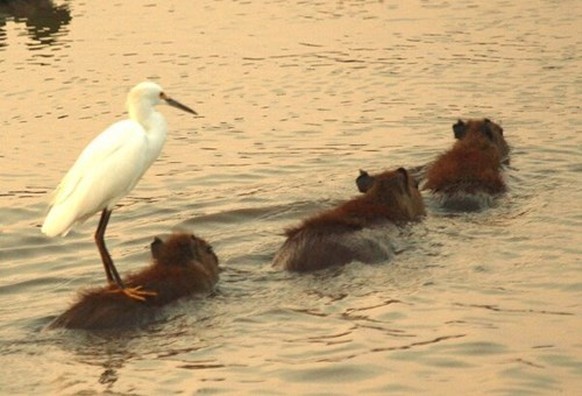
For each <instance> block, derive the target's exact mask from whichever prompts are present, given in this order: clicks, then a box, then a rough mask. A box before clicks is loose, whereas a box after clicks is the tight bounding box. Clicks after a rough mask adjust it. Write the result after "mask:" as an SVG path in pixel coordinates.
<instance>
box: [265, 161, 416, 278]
mask: <svg viewBox="0 0 582 396" xmlns="http://www.w3.org/2000/svg"><path fill="white" fill-rule="evenodd" d="M424 214H425V211H424V203H423V200H422V197H421V195H420V192H419V191H418V185H417V183H416V181H415V180H414V178H413V177H412V176H411V175H410V174H409V173H408V172H407V171H406V170H405V169H404V168H399V169H397V170H395V171H387V172H384V173H381V174H379V175H377V176H375V177H374V181H373V182H372V183H371V187H370V188H369V189H368V190H367V191H366V192H365V193H364V194H362V195H360V196H358V197H356V198H353V199H351V200H349V201H347V202H344V203H343V204H341V205H339V206H337V207H335V208H333V209H330V210H327V211H324V212H322V213H319V214H317V215H315V216H313V217H310V218H308V219H306V220H304V221H303V222H302V223H301V224H300V225H299V226H296V227H293V228H289V229H288V230H287V231H286V236H287V240H286V241H285V242H284V243H283V245H282V246H281V248H280V249H279V250H278V251H277V253H276V255H275V258H274V259H273V266H275V267H278V268H283V269H287V270H290V271H312V270H317V269H322V268H327V267H330V266H335V265H343V264H346V263H349V262H351V261H355V260H357V261H360V262H363V263H373V262H378V261H382V260H387V259H389V258H390V257H391V256H392V255H393V253H394V252H393V248H392V245H391V243H390V238H389V233H388V228H390V225H392V226H394V225H402V224H404V223H407V222H410V221H413V220H417V219H419V218H420V217H422V216H423V215H424Z"/></svg>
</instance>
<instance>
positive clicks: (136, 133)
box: [42, 120, 148, 236]
mask: <svg viewBox="0 0 582 396" xmlns="http://www.w3.org/2000/svg"><path fill="white" fill-rule="evenodd" d="M147 149H148V141H147V138H146V135H145V131H144V129H143V127H142V126H141V125H140V124H138V123H137V122H135V121H132V120H124V121H120V122H117V123H115V124H113V125H112V126H110V127H109V128H107V129H106V130H105V131H103V132H102V133H101V134H100V135H98V136H97V137H96V138H95V139H93V141H91V143H89V145H88V146H87V147H86V148H85V149H84V150H83V152H82V153H81V155H80V156H79V158H78V159H77V161H76V162H75V164H74V165H73V167H72V168H71V169H70V170H69V171H68V172H67V174H66V175H65V177H64V178H63V180H62V181H61V183H60V184H59V186H58V188H57V190H56V191H55V196H54V199H53V201H52V203H51V208H50V210H49V213H48V215H47V218H46V220H45V222H44V224H43V228H42V231H43V232H44V233H45V234H47V235H49V236H50V235H59V234H66V233H67V232H68V231H69V229H70V228H71V227H72V226H73V225H74V224H75V223H76V222H80V221H84V220H86V219H87V218H88V217H90V216H92V215H93V214H94V213H96V212H98V211H100V210H101V209H103V208H105V207H111V206H112V205H114V204H115V202H116V201H117V200H118V199H119V198H121V197H123V196H124V195H126V194H127V193H128V192H129V191H130V190H131V189H132V188H133V187H134V186H135V184H136V183H137V181H138V180H139V179H140V177H141V176H142V175H143V173H144V172H145V171H146V169H145V168H146V160H145V158H146V152H147Z"/></svg>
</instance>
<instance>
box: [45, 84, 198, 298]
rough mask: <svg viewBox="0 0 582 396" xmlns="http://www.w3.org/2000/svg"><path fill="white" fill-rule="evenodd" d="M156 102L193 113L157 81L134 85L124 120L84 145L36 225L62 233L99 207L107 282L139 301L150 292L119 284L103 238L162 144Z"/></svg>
mask: <svg viewBox="0 0 582 396" xmlns="http://www.w3.org/2000/svg"><path fill="white" fill-rule="evenodd" d="M162 101H165V103H167V104H169V105H170V106H173V107H176V108H178V109H181V110H184V111H187V112H189V113H192V114H195V115H196V112H195V111H194V110H192V109H191V108H189V107H187V106H185V105H183V104H181V103H179V102H178V101H176V100H173V99H171V98H170V97H168V96H167V95H166V94H165V93H164V91H163V90H162V88H161V87H160V86H159V85H158V84H155V83H153V82H149V81H145V82H142V83H139V84H137V85H136V86H135V87H133V88H132V89H131V90H130V91H129V93H128V95H127V102H126V106H127V111H128V113H129V119H126V120H122V121H118V122H116V123H114V124H113V125H111V126H110V127H109V128H107V129H105V130H104V131H103V132H102V133H101V134H100V135H98V136H97V137H95V138H94V139H93V141H91V143H89V145H87V147H85V149H84V150H83V152H82V153H81V155H79V158H77V161H76V162H75V164H74V165H73V167H72V168H71V169H70V170H69V171H68V172H67V174H66V175H65V177H64V178H63V180H62V181H61V183H60V184H59V186H58V187H57V189H56V191H55V193H54V197H53V200H52V202H51V205H50V208H49V212H48V214H47V217H46V219H45V221H44V224H43V225H42V229H41V230H42V232H43V233H44V234H46V235H47V236H49V237H54V236H57V235H62V236H65V235H67V233H68V232H69V231H70V230H71V228H72V227H73V226H75V225H76V224H77V223H81V222H83V221H85V220H87V219H88V218H89V217H91V216H93V215H94V214H95V213H97V212H99V211H101V219H100V220H99V225H98V227H97V231H96V232H95V242H96V244H97V248H98V249H99V254H100V255H101V260H102V261H103V266H104V267H105V273H106V275H107V280H108V281H109V283H112V284H116V285H117V286H118V287H119V289H120V291H122V292H124V293H125V294H127V295H128V296H130V297H133V298H137V299H141V300H143V299H144V298H145V296H147V295H151V294H152V293H149V292H147V291H143V290H139V287H137V288H126V287H125V285H124V284H123V282H122V280H121V277H120V276H119V273H118V272H117V269H116V268H115V265H114V264H113V260H112V259H111V256H110V254H109V252H108V251H107V247H106V246H105V240H104V236H105V229H106V228H107V223H108V222H109V218H110V216H111V213H112V211H113V208H114V206H115V204H116V203H117V201H119V199H121V198H122V197H124V196H125V195H126V194H127V193H129V192H130V191H131V190H132V189H133V188H134V187H135V185H136V184H137V182H138V181H139V179H141V177H142V176H143V174H144V173H145V171H146V170H147V169H148V168H149V167H150V165H151V164H152V163H153V162H154V161H155V160H156V158H158V156H159V155H160V152H161V150H162V147H163V146H164V142H165V140H166V133H167V124H166V120H165V119H164V117H163V116H162V114H160V113H159V112H157V111H156V110H155V108H154V106H156V105H158V104H160V103H161V102H162Z"/></svg>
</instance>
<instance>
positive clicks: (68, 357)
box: [0, 0, 582, 395]
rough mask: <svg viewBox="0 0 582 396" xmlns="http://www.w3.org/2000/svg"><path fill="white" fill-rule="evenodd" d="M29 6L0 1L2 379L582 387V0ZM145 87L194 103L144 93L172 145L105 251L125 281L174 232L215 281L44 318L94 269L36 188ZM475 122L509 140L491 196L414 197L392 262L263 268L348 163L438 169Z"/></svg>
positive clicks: (196, 385)
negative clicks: (49, 224)
mask: <svg viewBox="0 0 582 396" xmlns="http://www.w3.org/2000/svg"><path fill="white" fill-rule="evenodd" d="M23 3H25V2H10V3H9V4H8V5H7V2H0V81H1V82H2V83H1V85H2V93H3V94H2V99H1V100H0V125H1V130H2V132H1V138H0V139H1V141H2V144H1V147H0V180H1V181H2V188H1V190H0V218H1V219H2V221H1V223H0V224H1V225H0V227H1V228H0V263H1V265H0V317H1V318H2V319H1V321H0V365H1V367H2V369H1V370H0V389H1V390H2V393H11V394H12V393H16V394H97V393H105V392H109V393H113V394H167V393H185V394H194V393H198V392H199V393H232V394H310V395H324V394H350V395H351V394H447V395H449V394H501V395H519V394H527V395H531V394H552V395H553V394H566V395H574V394H579V393H580V392H581V391H582V381H581V380H580V378H581V376H582V338H581V336H580V329H581V328H582V320H581V314H582V309H581V303H580V301H582V275H581V266H580V257H581V253H582V248H581V245H582V238H581V237H580V233H581V230H582V227H581V226H582V211H581V209H582V204H581V202H582V188H581V187H580V181H581V174H582V161H581V158H582V137H581V136H582V135H581V128H580V125H582V117H581V116H580V114H581V109H580V98H581V97H582V73H581V70H582V67H581V66H582V59H581V56H580V47H581V41H582V39H581V37H582V28H581V27H580V26H581V25H580V19H581V17H582V4H581V3H580V2H578V1H549V0H546V1H538V2H507V1H501V0H499V1H490V2H479V1H466V2H446V1H442V2H437V1H434V2H426V1H410V2H406V3H404V2H396V1H385V2H377V1H369V2H366V1H342V2H339V1H338V2H336V1H329V2H317V3H311V2H288V1H272V2H253V1H249V2H244V3H236V2H211V1H208V2H197V3H196V4H194V3H191V2H169V3H168V2H162V3H143V2H139V1H125V2H117V3H115V4H109V3H107V4H106V3H104V2H98V3H95V2H78V1H67V2H56V3H51V2H49V1H38V2H34V1H30V2H26V7H25V6H23ZM93 3H95V4H93ZM144 79H152V80H155V81H158V82H160V84H162V85H163V86H164V88H165V89H166V91H167V93H168V94H170V95H172V96H173V97H175V98H176V99H178V100H180V101H182V102H184V103H185V104H188V105H190V106H192V107H194V108H195V109H196V110H197V111H198V112H199V113H200V114H201V115H202V117H201V118H191V117H189V116H187V115H186V114H185V113H184V114H182V113H179V112H174V111H173V110H171V109H170V108H165V107H164V108H161V111H162V112H163V113H164V114H165V115H166V118H167V119H168V122H169V124H170V128H171V130H170V134H169V138H168V141H167V143H166V146H165V148H164V151H163V154H162V156H161V158H160V159H159V160H158V161H157V162H156V163H155V164H154V165H153V166H152V168H151V169H150V171H149V172H148V173H147V174H146V176H145V177H144V179H143V180H142V181H141V182H140V184H139V185H138V186H137V188H136V189H135V190H134V191H133V192H132V193H131V194H130V195H129V196H128V197H126V198H125V199H123V200H122V201H121V202H120V206H121V207H120V208H118V209H117V210H116V211H115V212H114V214H113V217H112V221H111V224H110V227H109V229H108V244H109V247H110V249H111V251H112V254H113V256H114V258H115V259H116V262H117V263H118V268H119V269H120V271H122V272H127V271H130V270H134V269H137V268H140V267H141V266H143V265H145V264H146V263H147V262H148V260H149V258H148V255H149V253H148V245H149V242H150V241H151V240H152V238H153V236H154V235H156V234H163V233H167V232H169V231H171V230H172V229H177V228H181V229H188V230H192V231H194V232H196V233H197V234H199V235H200V236H203V237H204V238H206V239H207V240H209V241H210V242H211V243H212V244H213V245H214V248H215V251H216V252H217V254H218V255H219V257H220V258H221V261H222V265H223V267H224V269H225V270H224V272H223V273H222V274H221V280H220V282H219V289H218V293H217V295H216V296H214V297H212V298H208V299H203V300H193V301H184V302H181V303H179V304H177V305H175V306H172V307H170V308H169V309H168V310H167V311H166V312H165V313H166V315H165V319H164V320H162V321H161V322H159V323H155V324H153V325H152V326H150V327H148V328H146V329H142V330H138V331H130V332H125V333H121V334H116V335H98V334H90V333H83V332H61V331H43V328H44V327H45V326H46V325H47V324H48V323H49V322H50V321H51V320H52V319H53V318H54V317H55V316H56V315H58V314H59V313H61V312H62V311H63V310H64V309H65V308H66V307H67V306H68V304H69V303H70V302H71V301H72V299H73V298H74V296H75V293H76V292H77V290H79V289H81V288H83V287H86V286H91V285H99V284H102V283H103V282H104V274H103V269H102V266H101V264H100V262H99V258H98V255H97V252H96V248H95V247H94V245H93V239H92V234H93V230H94V228H95V226H96V222H97V218H93V219H91V220H90V221H88V223H87V224H86V225H84V226H83V227H80V228H79V229H77V230H76V231H73V232H71V234H69V235H68V236H67V237H66V238H57V239H48V238H46V237H44V236H43V235H42V234H41V233H40V229H39V228H40V224H41V223H42V220H43V217H44V213H45V210H46V205H47V203H48V200H49V198H48V194H49V193H50V192H51V191H52V189H53V188H54V187H55V186H56V185H57V183H58V182H59V180H60V178H61V177H62V176H63V174H64V173H65V171H66V170H67V169H68V167H69V166H70V165H71V164H72V163H73V161H74V160H75V158H76V156H77V155H78V153H79V152H80V150H81V149H82V148H83V147H84V145H85V144H87V142H88V141H89V140H90V139H91V138H92V137H93V136H95V135H96V134H97V133H99V132H100V131H101V130H102V129H104V128H105V127H106V126H107V125H108V124H110V123H111V122H112V121H114V120H115V119H119V118H121V117H123V116H124V110H123V103H124V99H125V94H126V92H127V90H128V88H130V87H131V86H132V85H134V84H135V83H137V82H139V81H141V80H144ZM484 116H487V117H490V118H491V119H493V120H495V121H498V122H500V123H501V124H502V125H503V127H504V129H505V131H506V132H505V133H506V137H507V139H508V141H509V143H510V144H511V145H512V147H513V151H512V157H511V161H512V162H511V166H510V167H509V168H508V169H507V171H506V176H507V182H508V185H509V187H510V192H509V194H507V195H506V196H505V197H503V198H502V199H500V200H499V201H498V202H497V205H496V206H495V207H494V208H491V209H490V210H487V211H484V212H481V213H473V214H462V215H459V214H454V213H447V212H443V211H440V210H438V208H437V207H436V205H435V204H434V202H433V201H432V200H431V198H430V197H429V196H428V195H427V196H426V199H427V205H428V212H429V214H428V216H427V218H426V220H425V221H424V222H423V223H422V224H419V225H417V226H415V227H412V228H410V229H409V230H408V231H407V235H405V237H404V238H403V239H402V241H399V242H400V243H401V248H402V252H401V253H400V254H399V255H397V256H396V258H395V259H394V260H393V261H391V262H390V263H383V264H381V265H374V266H367V265H363V264H359V263H352V264H350V265H348V266H346V267H345V268H341V269H333V270H329V271H324V272H322V273H317V274H310V275H293V274H287V273H282V272H278V271H275V270H273V269H271V268H270V260H271V258H272V256H273V254H274V252H275V251H276V249H277V248H278V246H280V244H281V243H282V242H283V236H282V230H283V229H284V228H285V227H287V226H289V225H292V224H295V223H296V222H297V221H298V220H299V219H301V218H302V217H304V216H307V215H309V214H311V213H313V212H314V211H317V210H320V209H323V208H327V207H329V206H331V205H333V204H336V203H337V202H340V201H341V200H344V199H347V198H349V197H351V196H353V195H355V194H356V188H355V184H354V178H355V177H356V176H357V174H358V169H360V168H365V169H367V170H369V171H377V170H380V169H384V168H394V167H397V166H415V165H419V164H422V163H425V162H427V161H430V160H431V159H432V158H434V157H435V156H436V155H437V154H438V153H440V152H442V151H443V150H445V149H446V148H447V147H449V146H450V144H451V143H452V130H451V125H452V124H453V123H454V122H455V121H456V119H457V118H459V117H463V118H466V117H484Z"/></svg>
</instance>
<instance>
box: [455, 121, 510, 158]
mask: <svg viewBox="0 0 582 396" xmlns="http://www.w3.org/2000/svg"><path fill="white" fill-rule="evenodd" d="M453 133H454V135H455V139H458V140H463V139H465V138H468V137H477V138H479V137H485V138H486V139H488V140H489V141H490V142H491V143H492V144H493V145H494V146H495V147H497V150H498V152H499V157H500V158H502V159H505V158H506V157H507V155H508V154H509V145H508V144H507V142H506V141H505V138H504V137H503V128H502V127H501V126H499V125H497V124H496V123H494V122H493V121H491V120H490V119H488V118H483V119H481V120H467V121H462V120H458V121H457V122H456V123H455V124H453Z"/></svg>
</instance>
